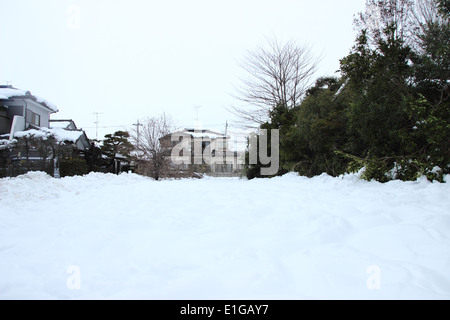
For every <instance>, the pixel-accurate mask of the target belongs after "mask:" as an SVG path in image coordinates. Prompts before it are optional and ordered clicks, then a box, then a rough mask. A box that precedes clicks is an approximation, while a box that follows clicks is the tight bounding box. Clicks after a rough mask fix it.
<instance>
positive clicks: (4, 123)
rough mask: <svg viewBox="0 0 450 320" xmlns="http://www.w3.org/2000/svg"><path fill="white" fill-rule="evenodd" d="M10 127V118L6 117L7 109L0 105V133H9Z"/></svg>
mask: <svg viewBox="0 0 450 320" xmlns="http://www.w3.org/2000/svg"><path fill="white" fill-rule="evenodd" d="M9 128H11V120H10V119H9V117H8V109H6V108H5V107H2V106H0V134H6V133H9Z"/></svg>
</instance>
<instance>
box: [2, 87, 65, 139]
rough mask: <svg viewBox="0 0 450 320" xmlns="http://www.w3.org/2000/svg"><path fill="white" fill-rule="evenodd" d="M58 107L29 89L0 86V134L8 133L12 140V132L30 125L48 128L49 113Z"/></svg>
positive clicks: (56, 110) (54, 111)
mask: <svg viewBox="0 0 450 320" xmlns="http://www.w3.org/2000/svg"><path fill="white" fill-rule="evenodd" d="M56 112H58V108H57V107H56V106H55V105H54V104H52V103H50V102H48V101H47V100H45V99H42V98H40V97H38V96H35V95H32V94H31V93H30V92H29V91H25V90H19V89H16V88H13V87H12V86H10V85H6V86H5V85H1V86H0V135H8V138H9V139H10V140H12V139H13V138H14V133H15V132H18V131H24V130H26V129H28V128H29V127H30V126H31V125H33V126H35V127H42V128H48V127H49V123H50V115H51V114H53V113H56Z"/></svg>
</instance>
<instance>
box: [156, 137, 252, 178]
mask: <svg viewBox="0 0 450 320" xmlns="http://www.w3.org/2000/svg"><path fill="white" fill-rule="evenodd" d="M229 140H230V136H228V135H225V134H221V133H218V132H214V131H211V130H195V129H184V130H180V131H176V132H173V133H171V134H168V135H166V136H164V137H162V138H161V139H160V143H161V146H162V147H163V148H164V149H166V151H167V154H170V157H171V161H172V167H173V169H174V170H190V171H194V172H199V173H206V174H207V175H211V176H217V177H232V176H241V175H242V173H243V169H244V166H243V163H244V161H243V160H244V159H243V154H242V153H239V152H237V151H232V150H230V148H229V147H230V146H229ZM174 148H177V149H174ZM174 156H175V159H174ZM174 160H177V161H174Z"/></svg>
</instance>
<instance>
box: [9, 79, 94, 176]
mask: <svg viewBox="0 0 450 320" xmlns="http://www.w3.org/2000/svg"><path fill="white" fill-rule="evenodd" d="M56 112H58V108H57V107H56V106H55V105H54V104H52V103H50V102H49V101H47V100H45V99H43V98H41V97H38V96H36V95H32V94H31V93H30V92H29V91H25V90H20V89H16V88H13V87H12V86H10V85H7V86H4V85H2V86H0V177H1V176H15V175H18V174H22V173H25V172H27V171H31V170H42V171H46V172H47V173H49V174H51V175H53V176H58V175H59V163H60V161H61V160H65V159H68V158H71V159H72V158H74V157H75V158H82V159H86V156H87V154H88V153H89V152H90V149H91V144H90V141H89V139H88V138H87V136H86V134H85V132H84V131H83V130H80V129H78V128H77V127H76V125H75V123H74V122H73V120H52V119H50V117H51V115H52V114H54V113H56Z"/></svg>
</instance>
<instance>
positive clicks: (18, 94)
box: [0, 86, 58, 112]
mask: <svg viewBox="0 0 450 320" xmlns="http://www.w3.org/2000/svg"><path fill="white" fill-rule="evenodd" d="M11 98H22V99H31V100H34V101H36V102H37V103H39V104H41V105H43V106H44V107H46V108H48V109H50V110H51V111H53V112H58V107H57V106H56V105H55V104H53V103H51V102H50V101H48V100H46V99H44V98H42V97H40V96H37V95H33V94H31V92H30V91H26V90H21V89H16V88H13V87H11V86H0V100H9V99H11Z"/></svg>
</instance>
